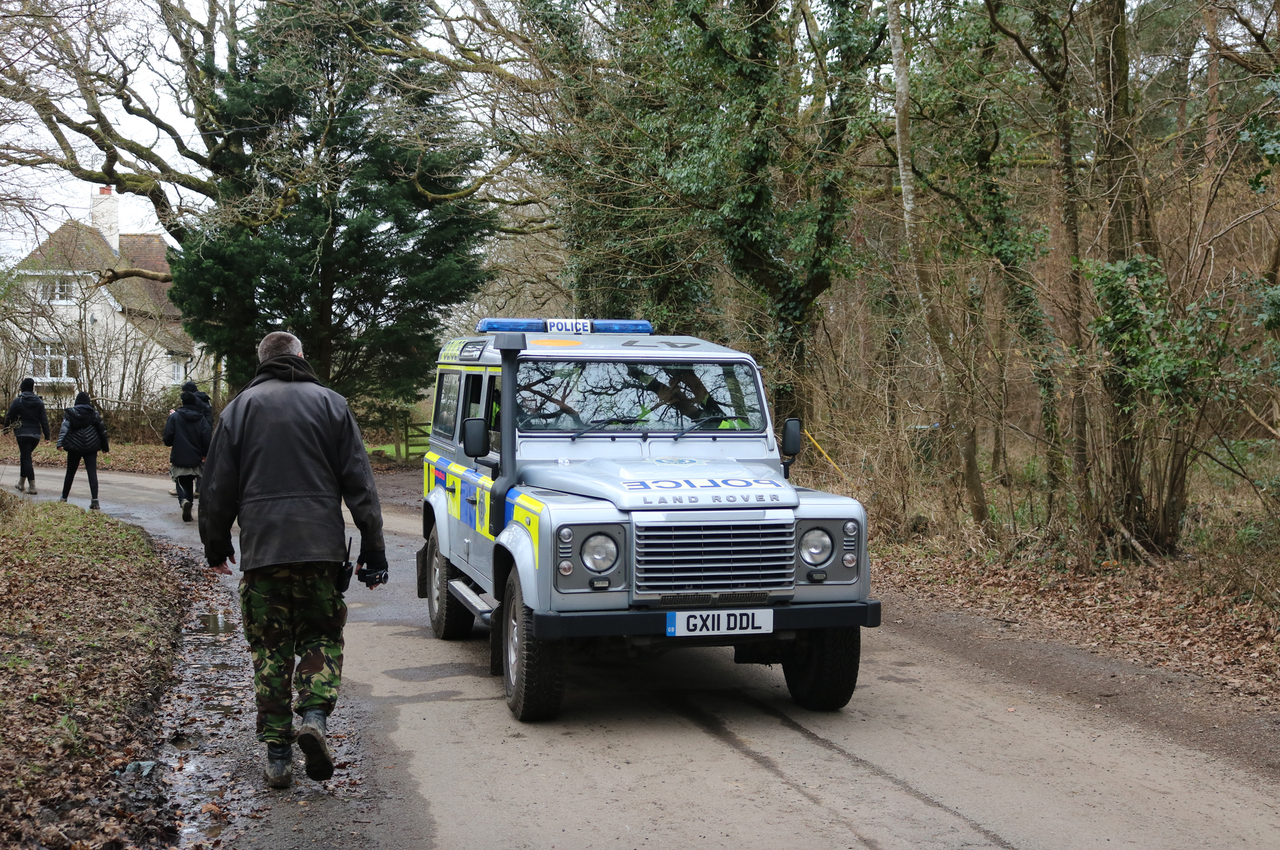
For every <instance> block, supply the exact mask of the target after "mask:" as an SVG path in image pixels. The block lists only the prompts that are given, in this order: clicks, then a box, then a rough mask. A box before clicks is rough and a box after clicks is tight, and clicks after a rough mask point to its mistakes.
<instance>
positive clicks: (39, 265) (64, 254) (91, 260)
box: [18, 221, 120, 271]
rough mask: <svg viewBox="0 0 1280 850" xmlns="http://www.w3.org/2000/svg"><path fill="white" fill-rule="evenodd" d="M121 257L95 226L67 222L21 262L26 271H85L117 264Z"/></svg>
mask: <svg viewBox="0 0 1280 850" xmlns="http://www.w3.org/2000/svg"><path fill="white" fill-rule="evenodd" d="M119 262H120V261H119V259H118V258H117V257H116V254H115V251H112V250H111V246H110V245H108V244H107V240H105V239H103V238H102V234H101V233H99V232H98V231H97V229H96V228H93V227H90V226H89V225H87V224H81V223H80V222H78V221H68V222H67V223H66V224H64V225H62V226H61V227H59V228H58V229H57V230H55V231H54V232H53V233H51V234H49V238H48V239H46V240H44V241H43V242H41V243H40V244H39V245H37V246H36V249H35V250H34V251H32V252H31V253H30V254H28V255H27V256H26V257H25V258H23V260H22V262H20V263H18V268H19V269H21V270H23V271H73V270H74V271H85V270H87V269H104V268H108V267H110V266H114V265H117V264H118V263H119Z"/></svg>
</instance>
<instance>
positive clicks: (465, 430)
mask: <svg viewBox="0 0 1280 850" xmlns="http://www.w3.org/2000/svg"><path fill="white" fill-rule="evenodd" d="M462 453H463V454H465V455H466V456H467V457H484V456H485V455H487V454H488V453H489V425H488V423H486V422H485V421H484V420H483V419H480V418H479V417H476V418H474V419H464V420H462Z"/></svg>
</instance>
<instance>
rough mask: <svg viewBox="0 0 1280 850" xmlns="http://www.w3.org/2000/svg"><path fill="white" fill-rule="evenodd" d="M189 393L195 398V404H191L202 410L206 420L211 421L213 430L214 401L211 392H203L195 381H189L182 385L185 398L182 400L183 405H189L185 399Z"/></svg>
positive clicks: (201, 412)
mask: <svg viewBox="0 0 1280 850" xmlns="http://www.w3.org/2000/svg"><path fill="white" fill-rule="evenodd" d="M187 393H191V395H192V396H193V397H194V398H195V404H193V405H190V406H191V407H194V408H195V409H196V410H198V411H200V414H201V415H202V416H203V417H204V418H205V421H206V422H208V423H209V429H210V430H213V402H212V401H210V400H209V394H208V393H206V392H202V391H201V389H200V387H199V385H198V384H196V382H195V381H187V382H186V383H185V384H183V385H182V398H183V399H184V400H183V402H182V405H183V407H187V406H188V405H187V402H186V401H185V399H186V397H187V395H186V394H187Z"/></svg>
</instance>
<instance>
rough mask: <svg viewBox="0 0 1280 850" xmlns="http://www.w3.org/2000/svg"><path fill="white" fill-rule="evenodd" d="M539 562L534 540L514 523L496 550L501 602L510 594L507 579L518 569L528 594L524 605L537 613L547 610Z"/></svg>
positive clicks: (496, 578) (495, 591)
mask: <svg viewBox="0 0 1280 850" xmlns="http://www.w3.org/2000/svg"><path fill="white" fill-rule="evenodd" d="M537 563H538V561H537V553H536V552H535V551H534V548H533V538H532V537H530V536H529V532H528V531H527V530H526V529H525V528H524V526H522V525H519V524H518V523H513V524H511V525H508V526H507V527H506V528H504V529H503V530H502V533H501V534H499V535H498V537H497V539H496V540H495V541H494V547H493V595H494V596H495V597H497V599H498V601H499V602H505V601H506V600H505V599H503V596H505V595H506V592H507V576H509V575H510V574H511V572H512V571H513V570H514V571H515V572H516V574H517V575H519V576H520V592H521V593H523V594H524V604H525V605H528V606H529V607H530V608H532V609H533V610H535V611H541V610H544V607H543V603H544V601H545V600H543V598H542V596H543V592H542V588H541V587H539V585H538V575H537ZM498 594H502V596H499V595H498Z"/></svg>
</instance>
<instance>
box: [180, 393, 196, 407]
mask: <svg viewBox="0 0 1280 850" xmlns="http://www.w3.org/2000/svg"><path fill="white" fill-rule="evenodd" d="M182 405H183V406H184V407H195V406H196V394H195V393H193V392H190V391H188V392H185V393H183V394H182Z"/></svg>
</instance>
